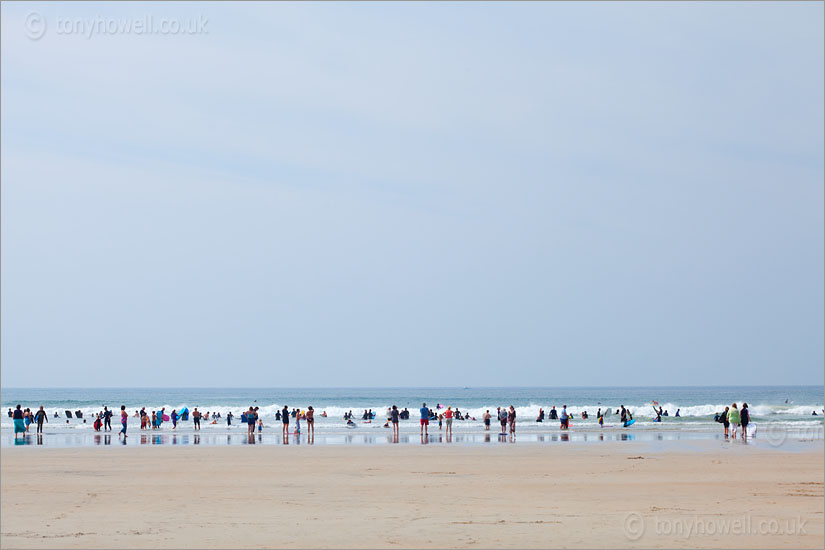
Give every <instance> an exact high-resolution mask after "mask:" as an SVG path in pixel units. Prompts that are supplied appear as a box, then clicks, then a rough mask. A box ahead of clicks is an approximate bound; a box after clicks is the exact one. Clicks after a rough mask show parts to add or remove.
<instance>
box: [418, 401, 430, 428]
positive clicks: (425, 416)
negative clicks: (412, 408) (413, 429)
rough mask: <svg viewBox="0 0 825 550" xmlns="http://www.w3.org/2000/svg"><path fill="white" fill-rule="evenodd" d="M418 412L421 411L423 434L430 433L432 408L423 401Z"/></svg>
mask: <svg viewBox="0 0 825 550" xmlns="http://www.w3.org/2000/svg"><path fill="white" fill-rule="evenodd" d="M418 412H420V413H421V435H430V434H429V433H428V431H427V426H429V425H430V409H428V408H427V404H426V403H422V404H421V408H420V409H419V410H418Z"/></svg>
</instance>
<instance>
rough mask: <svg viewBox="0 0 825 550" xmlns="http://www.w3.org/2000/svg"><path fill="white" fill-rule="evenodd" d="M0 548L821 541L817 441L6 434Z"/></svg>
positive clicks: (816, 544) (817, 544) (812, 544)
mask: <svg viewBox="0 0 825 550" xmlns="http://www.w3.org/2000/svg"><path fill="white" fill-rule="evenodd" d="M0 452H1V453H2V454H1V455H0V456H2V477H1V478H0V481H1V482H2V502H1V503H0V516H1V518H0V519H2V521H1V522H0V523H2V525H1V527H2V532H1V534H0V546H2V547H3V548H79V547H83V548H102V547H106V548H109V547H112V548H158V547H161V548H168V547H172V548H257V547H288V548H307V547H321V548H328V547H370V548H376V547H382V548H395V547H398V548H408V547H441V548H444V547H459V548H474V547H476V548H491V547H520V548H546V547H611V548H619V547H703V548H745V547H747V548H769V547H770V548H775V547H806V548H821V547H822V546H823V542H825V539H824V538H823V530H824V529H823V502H824V501H823V477H825V474H824V473H823V466H825V458H824V457H825V454H823V448H822V445H821V444H820V443H816V444H814V445H812V446H811V447H809V448H808V449H807V450H802V451H797V452H788V451H784V450H775V449H774V450H766V449H760V448H755V447H753V446H743V445H737V444H733V445H730V444H727V443H713V442H708V443H706V444H704V445H698V446H696V447H691V448H689V447H686V446H677V447H671V448H669V450H662V449H657V448H656V446H655V445H652V444H641V443H628V444H620V443H612V444H605V445H599V446H592V445H585V444H582V445H577V444H570V445H568V446H565V447H562V446H552V447H550V446H540V445H524V446H519V445H502V446H495V447H487V446H471V445H467V446H443V445H424V446H395V447H389V446H306V445H302V446H294V445H291V446H288V447H283V446H281V447H278V446H254V447H253V446H235V447H173V446H157V447H151V446H148V447H118V446H112V447H97V448H70V449H49V448H37V447H21V448H11V449H9V448H6V449H3V450H2V451H0Z"/></svg>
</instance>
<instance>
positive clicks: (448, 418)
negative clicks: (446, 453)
mask: <svg viewBox="0 0 825 550" xmlns="http://www.w3.org/2000/svg"><path fill="white" fill-rule="evenodd" d="M454 414H455V413H453V408H452V407H447V410H446V411H444V423H445V424H447V429H446V430H444V432H445V433H446V434H447V435H453V415H454ZM439 423H440V422H439Z"/></svg>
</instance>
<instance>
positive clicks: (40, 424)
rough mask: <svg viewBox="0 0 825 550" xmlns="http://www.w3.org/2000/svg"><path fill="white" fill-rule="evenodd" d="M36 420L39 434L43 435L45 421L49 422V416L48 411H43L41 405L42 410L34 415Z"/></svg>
mask: <svg viewBox="0 0 825 550" xmlns="http://www.w3.org/2000/svg"><path fill="white" fill-rule="evenodd" d="M34 419H35V420H36V421H37V433H39V434H42V433H43V421H44V420H45V421H46V422H48V421H49V415H47V414H46V411H44V410H43V405H40V410H39V411H37V413H36V414H35V415H34Z"/></svg>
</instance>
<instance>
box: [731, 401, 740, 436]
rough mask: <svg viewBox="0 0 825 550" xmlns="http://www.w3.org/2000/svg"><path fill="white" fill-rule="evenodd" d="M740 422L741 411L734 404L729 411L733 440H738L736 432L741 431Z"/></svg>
mask: <svg viewBox="0 0 825 550" xmlns="http://www.w3.org/2000/svg"><path fill="white" fill-rule="evenodd" d="M740 420H741V419H740V417H739V409H738V408H737V407H736V403H734V404H733V405H731V407H730V409H729V410H728V422H730V436H731V438H732V439H736V430H737V429H739V422H740Z"/></svg>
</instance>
